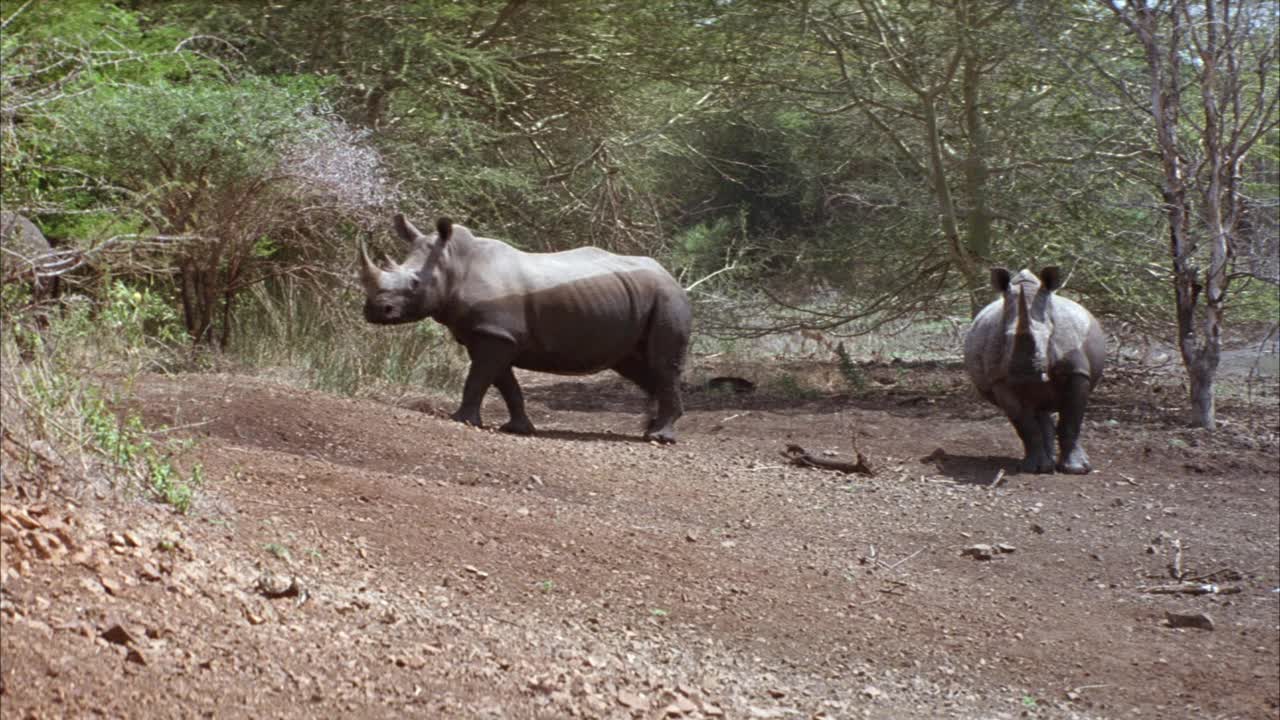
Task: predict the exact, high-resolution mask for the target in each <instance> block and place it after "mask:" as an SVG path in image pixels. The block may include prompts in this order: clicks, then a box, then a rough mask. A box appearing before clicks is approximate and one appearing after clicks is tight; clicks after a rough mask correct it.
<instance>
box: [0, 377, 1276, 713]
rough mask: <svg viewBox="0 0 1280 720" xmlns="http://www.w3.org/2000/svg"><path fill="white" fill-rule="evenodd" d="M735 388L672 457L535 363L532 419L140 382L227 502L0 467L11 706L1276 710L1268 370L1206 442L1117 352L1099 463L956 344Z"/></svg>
mask: <svg viewBox="0 0 1280 720" xmlns="http://www.w3.org/2000/svg"><path fill="white" fill-rule="evenodd" d="M714 374H734V375H740V376H744V377H746V378H748V379H750V380H753V381H755V382H757V383H758V386H757V388H756V390H755V391H754V392H751V393H744V394H735V393H732V392H711V391H707V390H700V389H697V387H696V385H695V387H694V388H691V389H690V391H689V392H688V393H687V395H686V403H687V406H688V414H687V415H686V416H685V417H684V419H683V420H682V421H681V422H680V423H679V426H678V430H679V432H680V442H679V444H677V445H675V446H668V447H661V446H657V445H651V444H647V443H644V442H641V441H640V439H639V430H640V427H641V418H640V415H639V412H640V410H641V409H642V402H641V398H640V396H639V393H638V392H637V391H635V390H633V389H632V388H630V387H629V386H627V385H625V384H623V383H622V382H621V381H620V380H617V379H615V378H613V377H611V376H605V375H600V376H596V377H593V378H582V379H565V378H556V377H549V376H534V375H526V376H523V377H522V381H523V382H525V383H526V387H527V393H528V395H529V402H530V415H531V417H532V418H533V420H534V422H535V423H536V424H537V425H538V427H539V430H540V434H539V435H538V436H536V437H513V436H507V435H503V434H499V433H496V432H493V431H488V430H477V429H472V428H467V427H463V426H460V425H457V424H455V423H452V422H449V421H448V420H446V419H444V417H443V415H444V414H445V411H447V410H451V409H452V406H453V404H454V402H455V401H456V399H455V398H452V397H447V396H422V397H415V398H409V399H407V400H400V401H394V402H392V401H378V400H372V399H348V398H340V397H335V396H330V395H326V394H322V393H319V392H309V391H302V390H297V389H293V388H290V387H288V386H285V385H281V384H275V383H272V382H270V381H268V380H265V379H261V378H254V377H249V376H243V375H234V374H221V375H208V374H204V375H199V374H193V375H179V376H159V375H156V376H148V377H145V378H143V380H142V382H141V385H140V387H138V389H137V390H138V393H139V395H140V398H141V400H140V403H141V410H142V411H143V413H144V414H145V416H146V418H147V419H148V420H149V421H150V422H153V423H164V424H167V425H173V426H180V427H181V428H182V430H181V431H180V432H181V433H183V434H186V435H189V436H190V437H193V438H195V439H196V440H197V445H196V447H195V449H194V450H193V453H194V456H195V458H196V459H198V460H199V461H200V462H201V463H203V466H204V474H205V477H206V482H205V485H204V487H203V488H202V492H201V495H200V497H199V499H198V501H197V503H196V505H195V507H194V508H193V510H192V512H191V513H190V514H189V515H186V516H182V515H177V514H175V513H174V512H172V511H171V510H169V509H167V508H165V507H162V506H157V505H153V504H148V503H145V502H141V501H132V502H126V501H117V500H112V499H111V498H110V495H109V494H106V496H105V497H103V498H95V497H93V496H91V495H90V496H87V497H84V498H81V499H80V500H79V501H76V502H70V501H67V500H65V499H60V498H57V497H53V496H47V497H37V496H36V495H35V491H34V490H33V488H34V487H35V486H36V482H37V480H38V478H37V477H35V476H34V475H33V474H32V473H38V472H39V470H38V468H37V469H35V470H32V471H31V473H28V474H27V475H26V476H24V477H16V476H15V473H10V474H9V476H7V477H6V479H5V484H4V489H3V497H2V499H3V501H4V507H3V517H2V518H0V531H3V537H2V539H3V543H0V546H2V547H3V553H4V554H3V558H0V572H2V573H3V593H2V595H0V631H2V634H0V649H2V651H3V654H2V656H0V659H2V663H0V665H2V667H0V683H2V684H0V715H3V717H5V718H10V717H11V718H27V717H62V716H67V717H94V716H107V717H126V716H128V717H196V716H207V717H241V716H250V715H252V716H255V717H263V718H265V717H341V716H350V717H371V718H379V717H386V718H399V717H411V716H416V717H433V718H455V717H456V718H488V717H492V718H568V717H583V718H666V717H673V718H674V717H681V718H846V717H852V718H857V717H872V718H1022V717H1031V718H1275V717H1277V715H1278V714H1280V504H1278V503H1280V467H1278V464H1280V408H1277V400H1276V396H1275V384H1274V383H1271V384H1270V386H1269V387H1268V388H1267V390H1266V394H1265V395H1264V396H1262V397H1254V398H1253V399H1252V400H1251V401H1250V400H1249V399H1247V398H1244V397H1239V396H1238V395H1237V396H1236V397H1235V398H1234V399H1233V398H1232V397H1225V398H1224V399H1223V400H1221V402H1220V406H1219V414H1220V417H1221V418H1222V420H1223V428H1222V430H1221V431H1220V432H1216V433H1212V434H1210V433H1205V432H1199V431H1194V430H1190V429H1187V428H1184V427H1183V426H1182V421H1183V410H1182V408H1181V406H1182V395H1181V391H1180V390H1179V389H1178V388H1177V387H1176V384H1172V381H1171V382H1166V383H1163V384H1162V383H1160V382H1156V381H1154V380H1153V379H1152V375H1151V374H1150V373H1144V372H1142V371H1139V370H1133V371H1124V370H1119V371H1115V372H1113V373H1112V375H1111V376H1110V377H1109V379H1108V380H1107V381H1105V382H1104V384H1103V386H1102V387H1101V388H1100V389H1099V391H1098V393H1097V394H1096V395H1095V401H1094V403H1093V406H1092V408H1091V410H1090V413H1089V415H1088V417H1087V419H1086V430H1085V434H1084V442H1085V444H1086V447H1087V448H1088V450H1089V452H1090V455H1091V458H1092V460H1093V463H1094V466H1095V471H1094V472H1093V474H1091V475H1088V476H1085V477H1077V476H1062V475H1039V476H1029V475H1021V474H1018V473H1017V471H1016V467H1017V463H1018V460H1019V457H1020V447H1019V445H1018V442H1017V439H1016V437H1015V436H1014V434H1013V431H1012V430H1011V429H1010V428H1009V426H1008V424H1007V422H1006V421H1005V420H1004V419H1003V418H1002V417H1001V416H1000V415H999V414H998V412H997V411H996V410H995V409H994V408H992V407H989V406H986V405H984V404H982V403H981V402H979V401H978V400H977V399H976V396H975V395H974V393H973V392H972V390H971V389H970V388H969V387H968V385H967V383H966V381H965V380H964V377H963V373H962V371H961V370H960V369H959V368H958V367H956V366H954V365H938V364H920V365H908V364H900V363H893V364H881V365H874V366H864V367H863V368H861V374H860V376H859V377H858V378H857V383H855V385H861V387H860V388H858V389H849V388H850V387H851V386H850V385H849V384H848V383H845V382H844V381H843V380H841V379H840V377H839V373H838V372H837V371H836V370H835V369H834V368H833V367H831V366H829V365H815V364H799V365H760V366H747V365H741V366H716V365H715V364H714V361H704V362H703V363H702V364H701V365H700V366H699V368H698V369H697V371H696V372H695V373H691V375H690V378H691V380H693V381H700V380H701V379H705V378H706V377H709V376H711V375H714ZM1258 392H1259V391H1258V390H1257V389H1255V395H1256V394H1257V393H1258ZM485 417H486V421H488V422H492V423H493V424H494V425H497V424H500V423H501V422H502V421H503V420H505V412H504V410H503V408H502V407H501V404H500V401H498V400H497V398H496V394H493V393H491V398H490V404H489V405H487V406H486V416H485ZM789 443H794V444H797V445H800V446H803V448H805V449H806V450H808V451H809V452H810V453H811V454H813V455H815V456H818V457H825V458H828V459H833V460H846V461H851V460H853V459H854V453H855V448H856V451H860V452H861V453H862V454H863V455H864V456H865V458H866V461H867V462H868V463H869V465H870V466H871V468H872V469H873V470H874V472H875V474H874V476H871V477H867V476H864V475H859V474H852V475H844V474H840V473H837V472H832V471H828V470H816V469H806V468H802V467H796V466H793V465H790V464H788V463H787V461H786V459H784V458H783V457H782V456H781V455H780V451H782V450H783V449H784V448H785V446H786V445H787V444H789ZM824 453H826V454H824ZM1002 471H1003V472H1002ZM979 544H984V545H989V546H992V547H991V548H990V553H991V555H990V557H989V559H980V557H977V556H975V555H973V554H965V550H966V548H970V547H971V546H974V545H979ZM972 552H976V553H978V554H979V555H981V554H982V552H983V551H982V550H981V549H979V550H977V551H972ZM1178 578H1182V579H1183V580H1187V581H1191V582H1185V583H1183V584H1182V585H1179V584H1177V582H1176V580H1177V579H1178ZM1196 588H1202V589H1203V590H1205V591H1207V592H1205V593H1204V594H1198V595H1196V594H1182V593H1170V592H1152V590H1165V591H1169V590H1175V589H1179V590H1180V589H1196ZM1170 613H1172V614H1173V615H1172V616H1171V615H1170ZM1184 622H1185V623H1189V624H1190V625H1189V626H1181V625H1182V623H1184ZM1207 623H1211V624H1212V627H1211V629H1210V628H1209V627H1208V626H1207Z"/></svg>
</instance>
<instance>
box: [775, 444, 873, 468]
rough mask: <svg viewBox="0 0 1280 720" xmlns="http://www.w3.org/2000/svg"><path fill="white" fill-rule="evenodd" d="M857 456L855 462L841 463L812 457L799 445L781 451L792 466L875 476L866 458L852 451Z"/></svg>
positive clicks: (789, 446)
mask: <svg viewBox="0 0 1280 720" xmlns="http://www.w3.org/2000/svg"><path fill="white" fill-rule="evenodd" d="M854 452H855V453H857V455H858V461H857V462H852V463H850V462H842V461H840V460H828V459H826V458H822V457H814V456H813V455H812V454H810V453H809V451H807V450H805V449H804V448H802V447H800V446H799V445H788V446H787V449H786V450H783V451H782V457H784V458H786V459H787V460H789V461H791V464H792V465H799V466H800V467H813V468H819V469H821V470H835V471H836V472H842V473H845V474H846V475H848V474H849V473H858V474H859V475H875V471H873V470H872V469H871V466H870V465H868V464H867V458H866V456H865V455H863V454H862V453H860V452H858V451H857V450H854Z"/></svg>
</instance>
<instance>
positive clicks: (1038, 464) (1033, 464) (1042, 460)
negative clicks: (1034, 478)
mask: <svg viewBox="0 0 1280 720" xmlns="http://www.w3.org/2000/svg"><path fill="white" fill-rule="evenodd" d="M1018 469H1019V470H1021V471H1022V472H1024V473H1051V472H1053V458H1051V457H1045V456H1044V455H1039V456H1035V455H1028V456H1027V457H1025V458H1023V459H1022V464H1021V465H1020V466H1019V468H1018Z"/></svg>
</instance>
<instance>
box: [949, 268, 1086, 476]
mask: <svg viewBox="0 0 1280 720" xmlns="http://www.w3.org/2000/svg"><path fill="white" fill-rule="evenodd" d="M991 284H992V286H994V287H995V289H996V290H998V291H1000V293H1001V296H1002V297H1001V298H1000V299H999V300H996V301H994V302H992V303H991V304H989V305H987V306H986V307H984V308H983V309H982V310H981V311H980V312H979V313H978V316H977V317H976V318H974V321H973V326H972V327H971V328H970V329H969V333H968V335H966V336H965V340H964V363H965V368H966V369H967V370H968V372H969V377H970V378H971V379H972V380H973V384H974V385H976V386H977V388H978V392H979V394H981V395H982V397H984V398H986V399H987V400H988V401H990V402H992V403H994V404H996V405H997V406H998V407H999V408H1000V409H1001V410H1003V411H1004V413H1005V415H1006V416H1007V417H1008V418H1009V422H1011V423H1012V424H1013V427H1014V429H1015V430H1017V432H1018V437H1019V438H1021V439H1022V446H1023V449H1024V450H1025V454H1026V456H1025V457H1024V458H1023V460H1022V471H1023V472H1036V473H1044V472H1053V470H1054V469H1055V467H1056V469H1057V470H1058V471H1060V472H1065V473H1073V474H1081V475H1083V474H1086V473H1088V472H1089V471H1090V470H1091V469H1092V468H1091V466H1090V465H1089V455H1088V454H1087V453H1086V452H1085V450H1084V447H1083V446H1081V445H1080V425H1081V423H1082V421H1083V420H1084V411H1085V406H1086V405H1087V404H1088V402H1089V393H1091V392H1092V391H1093V388H1094V387H1095V386H1097V384H1098V381H1099V380H1101V379H1102V366H1103V364H1104V362H1105V361H1106V357H1107V342H1106V337H1105V336H1104V335H1103V333H1102V326H1101V325H1099V324H1098V321H1097V319H1095V318H1094V317H1093V315H1092V314H1090V313H1089V311H1088V310H1086V309H1084V307H1083V306H1081V305H1080V304H1078V303H1076V302H1073V301H1071V300H1068V299H1067V298H1064V297H1061V296H1059V295H1057V294H1056V293H1055V291H1056V290H1057V289H1058V288H1059V287H1060V286H1061V284H1062V280H1061V274H1060V272H1059V270H1058V268H1056V267H1047V268H1045V269H1043V270H1041V271H1040V275H1039V277H1037V276H1036V275H1033V274H1032V273H1031V272H1030V271H1028V270H1023V271H1021V272H1019V273H1018V274H1017V275H1015V276H1010V274H1009V271H1008V270H1006V269H1004V268H994V269H992V271H991ZM1055 412H1056V413H1058V426H1057V438H1058V447H1059V454H1058V461H1057V463H1056V465H1055V463H1054V452H1053V450H1054V442H1053V441H1054V424H1053V416H1052V413H1055Z"/></svg>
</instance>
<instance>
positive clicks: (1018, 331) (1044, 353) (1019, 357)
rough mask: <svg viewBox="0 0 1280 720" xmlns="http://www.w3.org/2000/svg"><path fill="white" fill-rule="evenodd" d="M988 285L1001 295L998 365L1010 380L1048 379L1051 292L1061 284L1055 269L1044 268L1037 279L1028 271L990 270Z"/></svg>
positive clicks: (1041, 380)
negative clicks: (1014, 272) (1001, 309)
mask: <svg viewBox="0 0 1280 720" xmlns="http://www.w3.org/2000/svg"><path fill="white" fill-rule="evenodd" d="M991 284H992V286H994V287H995V289H996V290H998V291H1000V293H1001V294H1002V295H1003V296H1004V306H1003V314H1002V316H1001V318H1002V323H1003V327H1004V343H1003V345H1002V347H1003V349H1004V354H1003V357H1002V358H1001V363H1002V365H1003V366H1004V369H1005V371H1006V373H1007V375H1008V377H1009V379H1010V380H1012V381H1014V382H1018V381H1022V382H1044V381H1046V380H1048V372H1049V341H1050V339H1051V337H1052V335H1053V313H1052V303H1053V292H1054V291H1055V290H1057V289H1058V288H1059V287H1060V286H1061V284H1062V280H1061V275H1060V273H1059V271H1058V268H1056V267H1047V268H1045V269H1043V270H1041V271H1040V276H1039V277H1036V276H1035V275H1032V274H1031V272H1030V271H1027V270H1023V271H1021V272H1019V273H1018V274H1017V275H1013V276H1011V275H1010V274H1009V271H1008V270H1006V269H1004V268H992V270H991Z"/></svg>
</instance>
